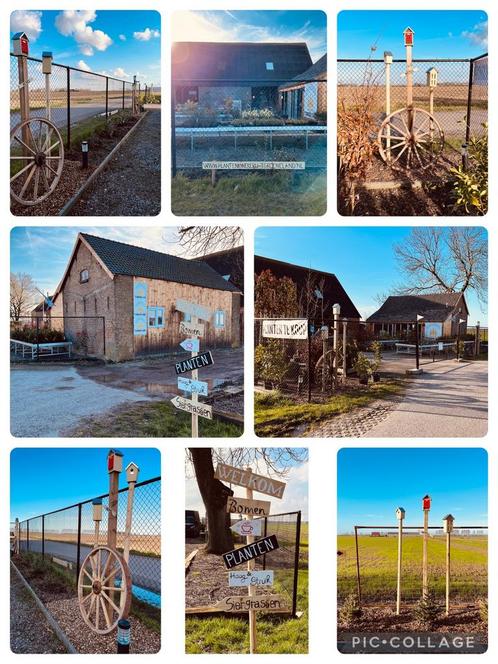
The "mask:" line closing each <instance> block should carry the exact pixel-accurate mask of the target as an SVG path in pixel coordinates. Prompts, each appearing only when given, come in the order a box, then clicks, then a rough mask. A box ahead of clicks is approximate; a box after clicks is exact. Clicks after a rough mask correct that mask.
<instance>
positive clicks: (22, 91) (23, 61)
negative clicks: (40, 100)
mask: <svg viewBox="0 0 498 664" xmlns="http://www.w3.org/2000/svg"><path fill="white" fill-rule="evenodd" d="M17 71H18V76H19V111H20V114H21V122H24V121H25V120H29V86H28V58H27V57H26V56H25V55H18V56H17ZM22 140H23V142H24V143H26V145H30V139H29V130H28V127H24V128H23V130H22ZM23 155H24V156H27V155H28V150H27V148H26V147H24V146H23Z"/></svg>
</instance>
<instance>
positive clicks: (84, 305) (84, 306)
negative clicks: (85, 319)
mask: <svg viewBox="0 0 498 664" xmlns="http://www.w3.org/2000/svg"><path fill="white" fill-rule="evenodd" d="M83 313H84V314H86V300H85V299H84V300H83Z"/></svg>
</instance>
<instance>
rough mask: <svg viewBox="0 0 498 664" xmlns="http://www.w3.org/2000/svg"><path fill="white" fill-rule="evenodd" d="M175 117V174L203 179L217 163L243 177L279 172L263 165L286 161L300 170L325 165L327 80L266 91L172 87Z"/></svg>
mask: <svg viewBox="0 0 498 664" xmlns="http://www.w3.org/2000/svg"><path fill="white" fill-rule="evenodd" d="M270 83H271V82H270ZM171 115H172V118H171V119H172V168H173V175H175V174H176V172H177V171H181V172H182V173H183V174H184V175H189V176H192V177H200V176H202V175H205V174H206V172H209V171H211V170H212V169H213V162H217V163H218V165H217V168H220V169H223V171H224V172H225V173H227V172H229V171H231V170H234V171H236V172H238V173H239V174H240V171H241V170H249V171H251V170H252V171H257V170H262V169H264V170H268V171H272V170H275V169H276V168H279V167H278V166H277V165H274V166H272V168H268V167H263V166H262V163H261V162H272V163H275V162H281V163H282V162H285V163H287V166H286V169H287V170H296V171H301V170H305V171H306V170H320V169H325V168H326V165H327V163H326V162H327V81H326V80H324V79H320V80H307V81H303V80H300V81H299V82H297V81H296V82H290V83H288V84H286V85H280V86H278V85H274V86H271V85H269V83H268V82H265V86H263V87H259V86H255V82H254V81H246V80H238V81H232V82H231V84H230V85H229V86H217V87H216V86H213V87H209V86H207V85H206V83H205V82H202V81H190V82H189V84H188V85H179V84H174V85H173V90H172V113H171ZM220 162H221V163H220Z"/></svg>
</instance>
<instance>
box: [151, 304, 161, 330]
mask: <svg viewBox="0 0 498 664" xmlns="http://www.w3.org/2000/svg"><path fill="white" fill-rule="evenodd" d="M147 320H148V327H153V328H162V327H164V307H148V310H147Z"/></svg>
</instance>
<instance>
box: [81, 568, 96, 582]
mask: <svg viewBox="0 0 498 664" xmlns="http://www.w3.org/2000/svg"><path fill="white" fill-rule="evenodd" d="M81 570H82V572H83V573H84V574H86V575H87V577H88V578H89V579H90V581H93V578H92V575H91V574H89V573H88V571H87V570H86V569H85V567H82V568H81Z"/></svg>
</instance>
